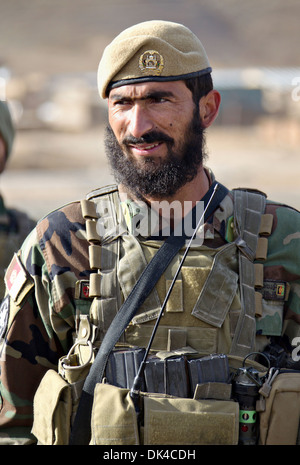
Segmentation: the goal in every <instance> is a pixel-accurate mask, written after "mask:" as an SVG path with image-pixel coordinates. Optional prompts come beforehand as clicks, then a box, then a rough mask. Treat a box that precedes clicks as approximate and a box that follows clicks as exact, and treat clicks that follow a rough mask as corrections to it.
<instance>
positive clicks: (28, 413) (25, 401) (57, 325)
mask: <svg viewBox="0 0 300 465" xmlns="http://www.w3.org/2000/svg"><path fill="white" fill-rule="evenodd" d="M232 213H233V203H232V195H231V193H229V194H228V195H227V196H226V197H225V199H224V201H223V202H222V204H221V206H220V207H219V208H218V209H217V210H216V211H215V213H214V215H213V218H212V220H209V222H208V223H207V224H206V225H205V230H206V232H205V241H204V244H203V247H204V248H205V247H208V248H209V249H210V250H212V249H214V248H218V247H221V246H222V245H224V244H227V243H228V242H230V241H232V240H233V236H232V232H231V227H230V226H231V223H232ZM266 213H270V214H272V215H273V218H274V221H273V227H272V234H271V236H270V237H269V239H268V255H267V258H266V260H265V261H264V279H265V280H271V281H268V282H269V283H271V284H272V283H274V282H275V281H276V287H275V288H276V289H278V287H277V285H279V286H281V285H283V286H290V292H289V296H288V299H287V295H285V299H284V298H282V296H281V292H278V293H277V294H278V298H277V297H274V296H273V297H272V299H273V303H275V307H273V310H272V307H270V306H268V307H267V314H266V315H263V317H259V318H258V319H257V333H258V334H259V335H260V337H262V336H263V335H268V336H269V335H272V336H280V335H281V334H282V332H283V330H284V331H285V332H286V333H287V334H288V336H289V338H290V340H292V338H293V337H295V336H297V335H298V333H299V326H298V323H299V321H300V294H299V289H300V268H299V265H298V264H299V263H300V260H299V259H300V257H299V254H300V252H299V250H300V248H299V240H300V232H299V231H300V215H299V213H298V212H297V211H296V210H294V209H292V208H289V207H287V206H283V205H281V204H278V203H274V202H271V201H268V202H267V206H266ZM146 242H147V241H146ZM157 243H159V241H158V242H157ZM201 247H202V246H201ZM146 248H147V247H146ZM150 248H151V247H150ZM147 259H149V256H148V257H147ZM192 259H193V260H196V261H197V254H196V255H195V254H194V258H193V257H192ZM20 264H21V265H20ZM20 266H21V268H18V267H20ZM19 269H21V271H20V272H18V280H17V281H18V283H17V284H16V285H14V283H13V281H12V280H10V278H11V276H12V274H13V272H16V271H17V270H19ZM90 272H91V270H90V265H89V258H88V241H87V233H86V225H85V220H84V219H83V216H82V212H81V206H80V202H75V203H71V204H69V205H67V206H64V207H63V208H61V209H58V210H56V211H54V212H52V213H50V214H49V215H48V216H47V217H45V218H44V219H43V220H41V221H40V222H39V223H38V225H37V227H36V228H35V229H34V230H33V231H32V233H31V234H30V235H29V236H28V238H27V240H26V241H25V243H24V244H23V246H22V248H21V251H20V254H19V257H18V259H17V258H16V257H15V258H14V260H13V261H12V263H11V265H10V269H9V272H8V276H7V287H8V289H9V292H8V294H7V296H6V298H5V300H4V303H3V304H2V315H1V318H2V319H1V321H2V333H3V343H2V356H1V359H2V366H1V385H0V394H1V402H2V407H1V413H0V443H2V444H9V443H14V444H17V443H21V444H23V443H26V442H31V441H34V440H35V439H34V437H32V436H31V435H30V429H31V426H32V417H33V412H32V399H33V396H34V393H35V391H36V389H37V387H38V385H39V383H40V380H41V378H42V376H43V375H44V374H45V372H46V371H47V370H48V369H49V368H54V369H57V364H58V360H59V358H60V357H61V356H63V355H64V354H66V353H67V352H68V350H69V349H70V347H71V345H72V343H73V339H72V334H73V332H74V329H75V323H76V309H77V311H78V310H79V311H80V313H85V314H87V313H88V311H89V307H90V304H91V300H90V299H88V298H87V299H86V298H84V296H83V297H82V298H81V299H76V296H75V283H76V282H77V281H78V280H81V281H82V280H83V281H84V280H85V279H88V278H89V275H90ZM183 273H184V271H183ZM167 277H168V270H167V272H166V273H165V276H163V277H161V278H160V281H159V283H158V285H157V290H158V294H159V297H160V300H162V299H163V298H164V295H165V291H164V289H166V286H165V281H166V279H167ZM183 281H185V284H184V286H185V287H184V290H183V294H184V296H187V295H188V296H189V304H188V305H187V308H188V309H189V308H190V307H191V306H192V305H193V304H194V303H193V302H191V300H193V299H194V300H196V299H197V295H198V292H199V289H195V282H193V281H190V282H189V280H188V279H186V277H185V276H183ZM162 284H163V285H162ZM196 287H197V286H196ZM280 289H281V288H280ZM273 290H274V286H273V288H272V289H269V291H268V289H266V290H265V292H269V293H271V294H272V292H273ZM273 294H274V292H273ZM237 298H238V296H237ZM266 298H268V297H266ZM274 299H275V300H274ZM173 302H174V300H173ZM270 302H271V301H270ZM271 303H272V302H271ZM233 306H234V305H233ZM274 308H275V310H274ZM7 309H9V311H7ZM187 311H189V310H186V308H185V312H187ZM268 313H269V314H268ZM167 318H168V315H166V320H165V322H166V324H167V325H168V324H169V323H168V320H167ZM192 318H193V317H192ZM195 320H196V319H195ZM161 324H164V317H163V319H162V321H161ZM179 325H180V324H179ZM179 325H178V326H179ZM140 326H143V325H140ZM5 328H6V330H5ZM136 328H137V330H138V325H137V327H136ZM204 329H207V325H206V326H205V328H204ZM4 330H5V331H4ZM129 337H130V334H129ZM220 348H224V344H223V347H222V341H221V340H220V344H219V346H216V347H215V349H217V350H219V349H220ZM208 350H209V349H208ZM204 352H205V350H204Z"/></svg>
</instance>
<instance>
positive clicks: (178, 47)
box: [98, 20, 211, 98]
mask: <svg viewBox="0 0 300 465" xmlns="http://www.w3.org/2000/svg"><path fill="white" fill-rule="evenodd" d="M210 72H211V67H210V64H209V61H208V58H207V55H206V52H205V50H204V47H203V45H202V43H201V42H200V40H199V39H198V38H197V37H196V36H195V34H193V33H192V31H190V30H189V29H188V28H187V27H185V26H183V25H182V24H178V23H173V22H169V21H154V20H153V21H146V22H143V23H140V24H137V25H135V26H132V27H130V28H128V29H125V31H123V32H121V34H119V35H118V36H117V37H116V38H115V39H114V40H113V41H112V42H111V43H110V44H109V45H108V46H107V47H106V48H105V50H104V53H103V56H102V59H101V61H100V64H99V68H98V89H99V94H100V96H101V97H102V98H106V97H107V94H108V91H109V90H110V89H111V88H113V87H119V86H122V85H125V84H133V83H136V82H143V81H174V80H180V79H187V78H189V77H193V76H200V75H202V74H207V73H210Z"/></svg>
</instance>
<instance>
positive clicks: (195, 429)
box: [91, 383, 239, 445]
mask: <svg viewBox="0 0 300 465" xmlns="http://www.w3.org/2000/svg"><path fill="white" fill-rule="evenodd" d="M141 396H142V399H143V402H144V427H143V431H142V432H141V438H143V439H140V438H139V430H138V424H137V415H136V411H135V407H134V404H133V402H132V399H131V397H130V395H129V390H128V389H121V388H118V387H116V386H112V385H109V384H104V383H102V384H97V386H96V389H95V396H94V404H93V410H92V424H91V429H92V440H91V444H97V445H135V444H139V443H143V444H147V445H150V444H160V445H165V444H173V445H175V444H183V445H191V444H193V445H196V444H237V443H238V432H239V406H238V404H237V403H236V402H232V401H217V400H205V401H203V400H201V401H200V400H194V399H183V398H175V397H164V396H161V395H159V394H153V395H151V394H149V393H142V394H141Z"/></svg>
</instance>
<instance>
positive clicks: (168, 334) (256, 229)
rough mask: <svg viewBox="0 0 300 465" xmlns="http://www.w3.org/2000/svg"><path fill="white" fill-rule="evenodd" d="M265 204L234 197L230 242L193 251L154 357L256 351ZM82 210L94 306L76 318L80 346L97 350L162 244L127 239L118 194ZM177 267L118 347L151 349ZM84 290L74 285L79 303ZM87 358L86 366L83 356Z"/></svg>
mask: <svg viewBox="0 0 300 465" xmlns="http://www.w3.org/2000/svg"><path fill="white" fill-rule="evenodd" d="M230 202H231V200H229V199H228V197H226V198H225V199H224V201H223V202H222V203H221V205H220V210H221V211H222V209H225V210H226V209H228V204H229V203H230ZM265 203H266V200H265V196H264V195H263V194H261V193H258V192H257V191H255V192H253V191H247V190H239V189H238V190H234V191H233V205H234V211H233V212H232V214H233V221H232V222H231V223H230V224H231V225H232V226H233V229H234V231H235V233H234V239H233V241H232V242H229V243H227V244H225V245H224V246H221V247H219V248H210V247H208V246H206V245H204V244H203V245H195V246H192V248H191V250H190V252H189V254H188V256H187V258H186V261H185V264H184V266H183V268H182V270H181V273H180V275H179V277H178V279H177V281H176V285H175V287H174V289H173V290H172V293H171V295H170V300H169V302H168V305H167V308H166V311H165V314H164V315H163V317H162V319H161V322H160V324H159V327H158V330H157V333H156V336H155V339H154V341H153V346H152V348H153V350H168V351H172V350H174V349H178V348H180V347H185V346H188V347H192V348H193V349H195V350H196V351H198V352H199V353H202V354H211V353H228V354H229V353H230V354H233V355H239V356H242V357H244V356H246V355H247V354H248V353H249V352H251V351H253V350H254V349H255V332H256V331H255V329H256V328H255V318H256V317H257V316H260V315H261V314H262V305H261V303H262V297H261V293H260V292H257V291H258V290H259V288H261V287H262V285H263V265H262V264H255V265H254V263H253V261H254V259H255V258H259V259H260V260H264V259H265V258H266V254H267V237H266V236H267V235H269V234H270V232H271V228H272V219H273V217H272V215H265V214H264V211H265ZM81 205H82V214H83V217H84V218H85V220H86V230H87V239H88V241H89V244H90V245H89V258H90V267H91V270H92V273H91V275H90V280H89V283H88V287H89V297H90V298H93V301H92V304H91V308H90V313H89V316H86V315H79V320H80V322H79V324H78V332H77V341H85V340H86V341H90V342H91V343H92V344H93V345H96V346H97V345H99V344H100V343H101V340H102V339H103V337H104V334H105V332H106V331H107V328H108V327H109V325H110V323H111V321H112V319H113V318H114V316H115V315H116V313H117V312H118V309H119V308H120V306H121V304H122V302H123V300H124V299H126V298H127V296H128V295H129V293H130V291H131V289H132V287H133V286H134V284H135V282H136V281H137V279H138V277H139V276H140V274H141V272H142V271H143V269H144V268H145V266H146V264H147V262H148V261H149V260H150V259H151V257H152V256H153V255H154V254H155V252H156V251H157V249H158V247H159V246H160V244H161V242H160V241H155V240H145V239H144V238H141V237H135V236H134V235H131V234H128V233H125V232H126V231H127V225H126V222H125V218H124V215H123V211H122V209H121V208H120V200H119V194H118V190H117V187H116V186H109V187H108V188H105V189H99V190H96V191H93V192H92V193H91V194H89V195H88V196H87V198H86V199H85V200H83V201H82V202H81ZM99 221H100V222H101V224H100V226H99ZM99 228H100V229H101V231H99ZM99 232H100V234H99ZM179 255H180V254H179ZM179 259H180V257H179V256H178V257H177V258H176V259H174V260H173V262H172V263H171V265H170V266H169V268H168V269H167V271H166V272H165V273H164V276H162V277H161V278H160V280H159V282H158V284H157V286H156V288H155V289H154V290H153V291H152V293H151V294H150V295H149V297H148V298H147V299H146V300H145V302H144V304H143V306H142V308H140V310H139V311H138V313H137V314H136V316H135V317H134V318H133V320H132V322H131V324H130V325H129V326H128V327H127V329H126V330H125V332H124V335H123V339H122V341H120V343H126V344H128V345H131V346H141V347H145V346H146V345H147V343H148V341H149V338H150V335H151V332H152V329H153V325H154V322H155V320H156V318H157V315H158V312H159V310H160V308H161V302H162V301H163V299H164V297H165V294H166V291H167V289H168V286H169V285H170V282H171V279H172V276H173V275H174V273H175V270H176V269H177V266H178V263H179ZM85 284H86V283H85ZM82 285H83V283H82V282H78V283H77V297H79V296H80V293H81V292H82ZM88 352H90V351H89V350H88ZM82 357H83V360H82V362H86V355H82Z"/></svg>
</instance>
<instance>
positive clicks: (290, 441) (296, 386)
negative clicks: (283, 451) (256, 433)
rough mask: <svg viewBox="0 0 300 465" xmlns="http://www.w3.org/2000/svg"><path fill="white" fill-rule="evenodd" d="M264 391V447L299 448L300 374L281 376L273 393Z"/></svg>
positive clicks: (282, 373)
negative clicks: (285, 446)
mask: <svg viewBox="0 0 300 465" xmlns="http://www.w3.org/2000/svg"><path fill="white" fill-rule="evenodd" d="M261 391H262V399H261V401H262V403H263V404H265V405H263V407H262V408H261V409H260V410H263V411H261V412H260V443H261V444H263V445H295V444H297V443H298V442H299V438H298V434H299V421H300V372H299V371H286V372H284V371H283V372H281V373H279V374H278V375H277V376H276V377H275V379H274V381H273V383H272V386H271V389H270V391H269V389H266V390H264V389H263V390H261ZM268 391H269V392H268Z"/></svg>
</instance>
